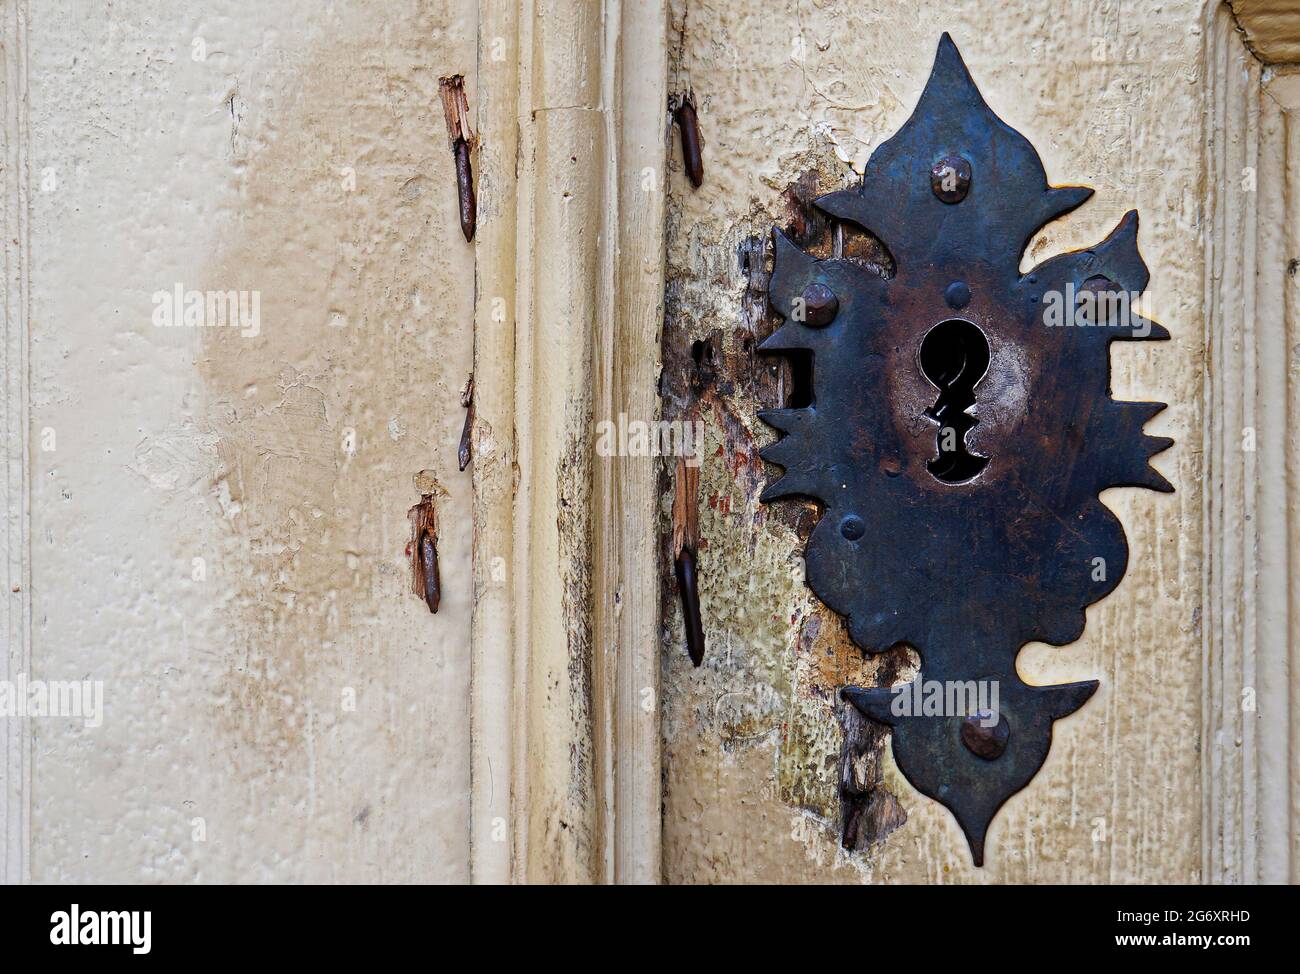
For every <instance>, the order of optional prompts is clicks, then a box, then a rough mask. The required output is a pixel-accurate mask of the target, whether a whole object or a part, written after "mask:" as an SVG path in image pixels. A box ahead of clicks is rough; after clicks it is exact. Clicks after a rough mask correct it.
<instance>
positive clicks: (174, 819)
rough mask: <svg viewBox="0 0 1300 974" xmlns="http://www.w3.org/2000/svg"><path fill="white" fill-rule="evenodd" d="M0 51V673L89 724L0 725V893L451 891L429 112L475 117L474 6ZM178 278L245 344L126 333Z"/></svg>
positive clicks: (459, 860) (460, 363)
mask: <svg viewBox="0 0 1300 974" xmlns="http://www.w3.org/2000/svg"><path fill="white" fill-rule="evenodd" d="M0 21H2V29H3V58H4V71H3V78H4V82H3V84H4V104H5V113H6V122H5V135H4V175H3V179H4V210H3V218H4V238H5V241H6V242H5V249H6V269H5V274H6V277H5V306H4V314H5V323H4V327H5V344H4V349H5V353H4V354H5V363H4V364H5V382H6V397H5V411H6V436H7V443H6V447H7V450H6V458H7V471H6V478H5V481H4V483H5V487H4V489H5V491H6V494H7V496H6V509H7V513H8V518H7V530H6V535H5V545H6V550H5V563H6V566H7V569H6V571H7V578H6V583H7V584H6V596H5V601H6V609H5V612H6V618H5V640H6V646H5V651H4V653H3V654H2V655H0V658H2V659H4V660H5V663H4V664H0V665H3V666H4V669H5V672H4V673H3V674H0V676H4V677H6V678H10V679H13V678H16V677H17V675H18V674H21V673H24V672H25V673H27V674H28V675H29V676H31V677H33V678H37V679H46V680H54V679H73V678H76V679H83V678H84V679H89V680H102V681H103V691H104V706H105V710H104V720H103V724H102V726H100V727H98V728H89V727H86V726H84V725H83V723H82V722H80V721H77V720H75V719H72V718H29V719H26V720H14V719H5V720H3V721H2V722H0V728H2V729H0V733H3V734H4V735H5V737H4V740H3V746H4V752H5V760H4V768H3V772H2V773H3V777H4V783H3V795H4V799H3V807H2V809H0V811H2V812H3V816H4V819H5V826H4V828H5V842H4V848H3V852H2V853H0V854H2V855H3V856H4V866H3V869H4V877H5V878H6V879H7V880H10V881H21V880H26V879H31V880H33V881H36V882H195V881H198V882H219V881H242V882H272V881H278V882H291V881H295V882H301V881H322V882H330V881H336V882H381V881H384V882H411V881H419V880H443V881H452V882H454V881H464V880H466V879H467V878H468V876H469V856H468V839H469V787H470V742H469V709H470V708H469V669H470V667H469V663H470V659H469V652H470V647H469V635H470V606H471V596H472V587H471V581H470V536H471V529H470V524H471V482H470V474H469V473H468V472H466V473H464V474H460V473H458V472H457V470H456V443H457V439H458V437H459V434H460V428H461V424H462V421H463V417H464V412H463V410H462V409H461V407H460V403H459V398H458V393H459V389H460V387H461V385H462V384H463V382H464V380H465V376H466V374H467V373H468V372H469V370H470V368H471V345H472V329H471V326H470V322H471V321H472V320H473V309H474V293H473V275H474V263H473V261H474V249H473V248H472V247H471V246H470V245H468V244H466V243H465V241H464V239H463V238H462V237H461V236H460V231H459V229H458V226H457V217H456V206H455V190H454V187H455V175H454V171H453V164H452V155H451V152H450V151H449V148H448V146H447V142H446V137H445V125H444V124H443V119H442V113H441V107H440V105H439V102H438V95H437V91H438V87H437V85H438V77H439V75H441V74H446V73H452V72H456V71H462V72H464V73H466V74H467V75H469V76H470V82H471V90H472V89H473V80H474V79H473V75H474V67H475V65H474V61H475V46H476V33H477V4H476V3H475V2H472V0H445V2H444V0H438V2H434V3H429V4H418V5H416V4H401V5H392V4H378V3H373V2H360V0H358V2H351V3H339V4H330V5H322V4H319V3H312V2H298V0H292V2H276V3H259V4H247V3H240V2H234V0H214V2H204V3H172V4H165V5H160V4H157V3H153V2H151V0H127V2H122V3H114V4H112V5H104V4H86V3H84V2H81V0H41V2H38V3H32V2H27V0H10V2H6V3H4V4H3V5H2V6H0ZM176 282H182V283H183V284H184V286H185V287H186V288H187V289H190V288H192V289H199V290H207V289H223V290H224V289H227V288H229V289H248V290H257V291H258V292H259V293H260V296H261V300H260V312H261V322H260V331H259V333H258V334H257V335H256V336H252V335H249V336H241V334H240V333H239V332H238V331H236V330H234V329H230V328H217V327H213V328H198V327H184V326H182V327H173V328H162V327H157V326H155V325H154V324H153V323H152V320H151V318H152V314H153V312H154V309H155V305H154V303H153V301H152V300H151V296H152V295H153V293H154V292H155V291H160V290H161V291H164V292H166V291H169V290H170V289H171V288H172V287H173V285H174V284H175V283H176ZM47 431H48V432H49V433H51V434H53V435H54V436H55V438H56V439H55V440H49V439H48V438H47V436H46V434H47ZM421 470H429V471H431V472H432V474H433V475H434V476H436V478H437V479H438V480H439V481H440V482H441V484H442V486H443V487H444V488H445V489H446V491H447V496H446V497H445V498H443V499H442V500H441V501H440V509H439V514H440V524H441V533H440V545H439V547H440V552H441V556H442V577H443V582H444V589H445V592H444V596H443V601H442V608H441V611H440V612H439V613H438V615H437V616H436V617H435V616H432V615H431V614H430V613H429V610H428V609H427V608H426V607H425V606H424V604H423V603H422V601H421V600H419V599H417V598H415V597H414V596H412V595H411V594H410V591H409V589H410V580H409V568H408V565H407V560H406V556H405V554H404V552H403V548H404V545H405V544H406V540H407V532H408V530H409V529H408V524H407V519H406V511H407V508H409V507H410V506H411V505H412V504H413V503H414V502H415V501H417V500H418V498H419V494H418V493H417V491H416V483H415V482H416V475H417V474H418V473H419V472H420V471H421ZM196 559H201V561H199V562H196Z"/></svg>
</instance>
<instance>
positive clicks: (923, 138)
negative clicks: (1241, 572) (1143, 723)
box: [761, 34, 1173, 865]
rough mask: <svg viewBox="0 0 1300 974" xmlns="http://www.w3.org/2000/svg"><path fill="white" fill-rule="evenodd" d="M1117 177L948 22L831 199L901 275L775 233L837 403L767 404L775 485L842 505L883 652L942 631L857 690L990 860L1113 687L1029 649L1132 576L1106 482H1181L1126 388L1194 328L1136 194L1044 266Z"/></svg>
mask: <svg viewBox="0 0 1300 974" xmlns="http://www.w3.org/2000/svg"><path fill="white" fill-rule="evenodd" d="M1091 195H1092V190H1090V189H1087V188H1085V187H1081V186H1067V187H1057V188H1053V187H1049V186H1048V185H1047V178H1046V174H1045V172H1044V170H1043V166H1042V163H1041V162H1040V160H1039V158H1038V153H1037V152H1036V151H1035V150H1034V148H1033V146H1032V145H1030V143H1029V142H1028V140H1027V139H1025V138H1024V136H1022V135H1020V133H1018V132H1016V131H1015V130H1014V129H1012V128H1010V127H1009V126H1008V125H1006V124H1005V123H1004V122H1003V121H1002V120H1001V119H999V118H998V117H997V116H996V115H994V114H993V112H992V111H991V110H990V109H989V107H988V105H986V104H985V103H984V99H983V98H982V97H981V96H980V93H979V91H978V89H977V88H976V87H975V84H974V82H973V81H972V80H971V77H970V75H969V73H968V72H967V70H966V66H965V64H964V63H963V62H962V59H961V55H960V54H959V53H958V51H957V48H956V46H955V45H954V44H953V42H952V39H951V38H950V37H949V36H948V35H947V34H945V35H944V36H943V39H942V40H941V41H940V43H939V50H938V54H937V55H936V57H935V62H934V67H933V70H932V71H931V74H930V79H929V81H928V83H927V84H926V87H925V91H924V92H923V93H922V95H921V99H920V102H919V103H918V104H917V106H916V110H915V111H914V112H913V114H912V116H911V118H910V119H908V121H907V123H906V124H905V125H904V126H903V127H902V129H900V130H899V132H898V133H897V134H896V135H895V136H894V137H893V138H891V139H890V140H889V141H887V142H885V143H884V144H882V145H881V146H880V147H879V148H878V149H877V150H876V151H875V153H874V154H873V155H872V157H871V160H870V162H869V163H868V164H867V168H866V171H865V175H864V177H863V181H862V185H861V187H860V188H859V189H855V190H846V191H842V192H836V193H831V194H829V195H827V196H823V197H821V198H820V199H819V200H818V201H817V206H818V207H819V208H821V209H822V210H824V211H825V212H826V213H828V214H830V215H831V216H832V217H834V218H836V219H838V220H842V221H849V222H851V223H854V224H857V225H859V226H861V227H862V228H864V229H865V230H867V231H868V232H870V233H871V234H873V235H874V236H875V237H877V238H878V239H879V240H880V241H881V242H882V244H883V245H884V246H885V247H886V248H888V250H889V252H890V254H891V255H892V257H893V260H894V267H895V268H896V271H895V273H894V274H893V276H891V277H882V276H880V275H879V274H876V273H873V272H872V271H871V270H869V269H867V268H865V267H864V266H862V265H861V264H858V263H855V262H853V261H851V260H847V259H824V260H821V259H816V258H814V257H812V256H810V255H808V254H806V253H804V252H803V251H802V250H800V249H799V248H798V247H796V246H795V245H794V244H793V243H791V242H790V240H789V239H788V238H787V237H786V236H785V235H784V234H782V233H781V232H780V231H779V230H775V231H774V246H775V267H774V270H773V274H772V281H771V303H772V307H773V309H774V310H775V311H776V312H777V313H778V314H780V315H781V316H783V317H784V318H786V319H787V321H786V322H785V323H784V324H783V325H782V326H781V327H780V328H778V329H777V331H776V332H774V333H773V334H772V336H771V337H770V338H768V339H767V341H766V342H764V343H763V345H762V346H761V348H762V349H763V350H765V351H771V352H777V353H782V352H784V353H790V352H796V351H797V352H801V353H806V352H811V353H812V356H813V362H814V373H813V403H812V405H811V406H809V407H808V408H804V409H776V410H771V411H768V412H765V413H763V414H762V418H763V419H764V421H765V422H767V423H768V424H770V425H772V426H774V427H775V428H776V429H778V430H780V431H782V432H783V433H785V434H786V435H785V436H784V438H782V439H781V440H779V441H778V442H777V443H775V444H774V445H772V446H770V447H768V448H767V449H766V450H764V452H763V456H764V458H765V459H767V460H770V461H772V462H773V463H776V464H779V465H781V466H783V467H785V468H786V469H785V474H784V476H782V477H781V478H780V479H779V480H777V481H776V482H775V483H772V484H770V485H769V486H768V488H767V489H766V491H765V492H764V493H763V497H762V499H763V500H764V501H773V500H776V499H778V498H782V497H790V496H803V497H811V498H814V499H816V500H817V501H820V503H821V504H822V505H824V513H823V515H822V517H821V519H820V521H819V522H818V524H817V526H816V528H815V529H814V530H813V533H812V535H811V537H810V538H809V541H808V544H807V548H806V550H805V561H806V578H807V582H808V585H809V586H810V587H811V588H812V590H813V592H814V593H816V595H817V596H818V598H820V599H821V600H822V601H823V602H825V603H826V604H827V605H829V606H830V607H831V608H832V609H834V610H835V611H836V612H838V613H840V614H841V615H843V616H844V617H845V618H846V620H847V624H848V630H849V635H850V636H851V638H852V639H853V641H854V642H855V643H856V644H857V645H858V646H859V647H861V648H862V649H863V650H864V651H865V652H867V653H879V652H883V651H885V650H888V649H889V648H891V647H893V646H896V645H898V644H900V643H905V644H908V645H910V646H912V647H914V648H915V649H916V650H917V652H918V653H919V655H920V659H921V671H920V676H919V677H918V680H920V681H924V682H923V683H919V684H917V685H914V686H910V687H907V688H902V692H899V689H900V688H889V687H876V688H868V689H863V688H859V687H846V688H844V690H843V691H842V695H843V696H844V698H845V699H846V700H848V701H850V702H851V703H852V704H853V705H854V706H855V707H857V708H858V709H859V710H861V711H862V712H863V713H864V714H866V715H867V716H869V717H871V718H872V719H874V720H877V721H881V722H883V723H886V724H889V725H891V726H892V727H893V733H892V738H893V750H894V758H895V761H896V762H897V764H898V766H899V768H900V769H901V770H902V772H903V774H904V775H906V776H907V779H908V780H909V781H910V782H911V783H912V784H913V785H914V786H915V787H916V788H917V789H918V790H919V791H921V792H922V793H923V794H925V795H928V796H929V797H931V798H933V799H935V800H936V801H939V802H941V803H942V804H944V805H945V806H947V807H948V808H949V809H950V810H951V811H952V813H953V815H954V816H955V817H956V819H957V821H958V823H959V824H960V825H961V828H962V830H963V831H964V832H965V834H966V838H967V840H968V841H969V843H970V848H971V852H972V854H973V855H974V859H975V863H976V864H977V865H982V864H983V858H984V839H985V834H986V832H987V830H988V826H989V823H990V821H991V820H992V818H993V816H994V815H995V814H996V813H997V811H998V809H999V808H1000V807H1001V806H1002V804H1003V803H1004V802H1005V801H1006V800H1007V798H1008V797H1010V796H1011V795H1012V794H1014V793H1015V792H1017V791H1018V790H1020V789H1021V788H1023V787H1024V786H1025V785H1026V784H1027V783H1028V782H1029V781H1030V779H1031V778H1033V776H1034V775H1035V774H1036V773H1037V771H1038V769H1039V768H1040V767H1041V766H1042V764H1043V761H1044V760H1045V759H1046V757H1047V752H1048V749H1049V747H1050V746H1051V739H1052V724H1053V722H1054V721H1056V720H1057V719H1059V718H1061V717H1064V716H1066V715H1067V714H1070V713H1073V712H1074V711H1075V710H1077V709H1078V708H1079V707H1081V706H1082V705H1083V704H1084V703H1085V702H1086V701H1087V700H1088V698H1089V697H1090V696H1091V695H1092V694H1093V692H1094V691H1095V690H1096V688H1097V682H1096V681H1087V682H1084V683H1071V684H1064V685H1060V686H1030V685H1027V684H1025V683H1023V682H1022V681H1021V680H1020V679H1019V677H1018V676H1017V674H1016V666H1015V660H1016V655H1017V654H1018V652H1019V651H1020V648H1021V647H1022V646H1023V645H1024V644H1025V643H1027V642H1029V641H1031V640H1041V641H1043V642H1047V643H1051V644H1054V645H1063V644H1065V643H1069V642H1073V641H1074V640H1076V639H1078V638H1079V636H1080V635H1081V634H1082V633H1083V628H1084V608H1085V607H1086V606H1088V605H1091V604H1092V603H1094V602H1096V601H1097V600H1098V599H1100V598H1102V597H1103V596H1105V595H1106V594H1107V593H1109V592H1110V591H1111V590H1112V589H1113V588H1114V587H1115V586H1116V585H1117V584H1118V582H1119V580H1120V578H1121V577H1122V576H1123V574H1124V570H1125V567H1126V564H1127V560H1128V543H1127V540H1126V538H1125V536H1124V530H1123V527H1122V526H1121V525H1120V523H1119V520H1118V519H1117V518H1116V517H1115V515H1114V514H1112V513H1111V512H1110V511H1109V510H1108V509H1107V508H1106V507H1105V506H1103V505H1102V504H1101V502H1100V501H1099V500H1098V494H1099V492H1100V491H1102V490H1104V489H1106V488H1107V487H1116V486H1133V487H1148V488H1151V489H1153V490H1160V491H1170V490H1172V489H1173V488H1172V487H1171V486H1170V485H1169V483H1168V482H1167V481H1166V480H1165V479H1164V478H1163V477H1161V476H1160V474H1158V473H1157V472H1156V471H1155V470H1153V469H1152V468H1151V467H1150V465H1149V464H1148V460H1149V458H1150V457H1151V456H1152V455H1153V454H1155V453H1158V452H1159V451H1161V450H1163V449H1165V448H1166V447H1168V446H1169V445H1170V443H1171V442H1172V441H1170V440H1168V439H1165V438H1162V437H1151V436H1147V435H1145V434H1144V433H1143V432H1142V428H1143V425H1144V424H1145V423H1146V421H1147V420H1148V419H1150V418H1151V417H1152V416H1154V415H1155V414H1156V413H1158V412H1159V411H1160V410H1161V409H1163V408H1164V404H1163V403H1154V402H1117V401H1115V400H1113V399H1111V398H1110V364H1109V352H1108V349H1109V345H1110V343H1111V342H1112V341H1114V340H1116V339H1121V340H1138V339H1147V340H1152V339H1156V340H1158V339H1167V338H1168V337H1169V334H1168V332H1167V331H1165V329H1164V328H1162V327H1161V326H1160V325H1157V324H1155V323H1154V322H1151V321H1148V320H1147V319H1145V318H1142V317H1140V316H1138V315H1137V314H1136V313H1135V312H1134V311H1133V309H1132V303H1131V302H1132V299H1133V298H1135V296H1136V295H1137V294H1139V293H1140V292H1141V291H1142V290H1143V289H1144V288H1145V287H1146V283H1147V279H1148V276H1149V275H1148V273H1147V269H1146V266H1145V265H1144V264H1143V262H1142V258H1141V257H1140V256H1139V254H1138V250H1137V225H1138V222H1137V214H1136V212H1130V213H1128V214H1127V215H1126V216H1125V217H1124V218H1123V219H1122V220H1121V221H1120V223H1119V226H1118V227H1116V229H1115V230H1114V231H1113V232H1112V233H1111V235H1110V236H1109V237H1108V238H1107V239H1106V240H1104V241H1103V242H1102V243H1100V244H1098V245H1097V246H1095V247H1091V248H1089V249H1087V250H1080V251H1075V252H1072V253H1067V254H1064V255H1061V256H1058V257H1054V258H1052V259H1050V260H1047V261H1045V262H1044V263H1042V264H1040V265H1039V266H1037V267H1034V268H1033V269H1032V270H1030V271H1028V272H1027V273H1023V274H1022V273H1021V271H1020V262H1021V257H1022V255H1023V254H1024V252H1025V248H1026V245H1027V244H1028V242H1029V240H1030V238H1031V237H1032V236H1033V235H1034V233H1035V232H1036V231H1037V230H1039V229H1040V228H1041V227H1042V226H1044V225H1045V224H1046V223H1048V222H1049V221H1051V220H1053V219H1056V218H1057V217H1060V216H1061V215H1063V214H1065V213H1068V212H1069V211H1070V210H1073V209H1074V208H1075V207H1077V206H1079V205H1080V204H1081V203H1083V202H1084V201H1085V200H1086V199H1088V197H1089V196H1091ZM969 681H974V686H976V688H977V691H978V688H979V687H980V686H981V685H982V686H985V687H988V688H990V690H989V693H988V696H989V697H991V696H992V694H993V693H996V698H995V699H996V706H995V707H993V708H985V709H987V710H988V711H989V712H987V713H971V712H970V708H967V712H965V713H954V712H952V708H951V707H948V708H941V709H942V712H940V713H934V712H933V710H934V708H929V707H926V706H925V705H924V702H925V701H928V700H932V699H933V688H934V686H935V685H939V686H940V687H941V688H942V691H943V693H944V697H943V699H944V700H945V701H948V702H951V701H952V700H953V699H954V697H955V696H956V695H959V694H961V693H968V692H969V686H970V684H969ZM992 688H996V689H992ZM904 697H906V698H907V700H904V699H903V698H904ZM914 703H917V704H922V705H921V706H920V707H919V708H918V707H916V706H912V704H914ZM909 708H910V709H911V711H912V712H910V713H909V712H908V710H909ZM918 710H919V712H918Z"/></svg>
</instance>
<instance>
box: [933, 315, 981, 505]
mask: <svg viewBox="0 0 1300 974" xmlns="http://www.w3.org/2000/svg"><path fill="white" fill-rule="evenodd" d="M988 367H989V343H988V339H986V338H985V337H984V333H983V332H982V331H980V330H979V329H978V328H976V327H975V326H974V325H972V324H971V323H970V322H969V321H962V320H960V319H957V318H954V319H952V320H950V321H944V322H941V323H940V324H937V325H935V326H934V327H933V328H931V329H930V332H929V334H927V335H926V336H925V340H924V341H922V342H921V371H922V373H924V374H925V377H926V378H927V379H929V380H930V384H931V385H933V386H934V387H935V388H936V389H938V390H939V398H938V399H937V400H935V403H934V405H933V406H931V407H930V408H929V409H927V410H926V411H925V415H926V416H927V417H928V418H929V419H932V420H934V421H935V422H936V423H938V424H939V432H938V435H937V437H936V439H937V443H938V450H939V453H938V456H936V457H935V458H934V459H932V460H930V461H928V462H927V463H926V466H927V467H928V468H929V470H930V473H932V474H934V476H935V477H936V478H937V479H939V480H942V481H943V482H944V483H945V484H956V483H960V482H962V481H963V480H970V479H971V478H972V477H974V476H975V475H976V474H977V473H979V472H980V471H981V470H983V469H984V465H985V464H986V463H988V462H989V458H988V457H985V456H980V455H979V454H978V453H971V452H970V450H969V449H967V447H966V434H967V433H969V432H970V431H971V429H972V427H974V425H975V424H976V422H978V420H976V419H975V417H974V416H971V415H970V414H969V413H968V412H967V411H966V410H968V409H970V407H971V406H973V405H975V386H976V384H977V383H978V382H979V381H980V379H982V378H984V373H985V372H987V371H988Z"/></svg>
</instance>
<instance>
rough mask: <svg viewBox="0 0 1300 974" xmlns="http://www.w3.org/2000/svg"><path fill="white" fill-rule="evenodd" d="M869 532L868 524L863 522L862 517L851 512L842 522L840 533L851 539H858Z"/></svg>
mask: <svg viewBox="0 0 1300 974" xmlns="http://www.w3.org/2000/svg"><path fill="white" fill-rule="evenodd" d="M866 533H867V526H866V525H865V524H863V523H862V518H860V517H858V516H857V515H856V514H850V515H849V516H848V517H846V518H845V519H844V520H843V521H841V522H840V534H842V535H844V537H845V538H847V539H848V540H849V541H857V540H858V538H860V537H862V536H863V535H864V534H866Z"/></svg>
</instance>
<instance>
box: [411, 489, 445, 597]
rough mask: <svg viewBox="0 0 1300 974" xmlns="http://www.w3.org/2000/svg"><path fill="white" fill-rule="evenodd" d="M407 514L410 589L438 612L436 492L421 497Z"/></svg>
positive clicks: (439, 585)
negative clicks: (408, 525) (409, 528)
mask: <svg viewBox="0 0 1300 974" xmlns="http://www.w3.org/2000/svg"><path fill="white" fill-rule="evenodd" d="M406 516H407V517H408V518H410V521H411V540H410V541H409V542H408V543H407V545H406V554H407V556H408V557H410V559H411V591H412V592H413V593H414V594H415V595H417V596H419V597H420V598H422V599H424V601H425V603H426V604H427V605H428V606H429V611H430V612H432V613H435V614H436V613H437V611H438V604H439V603H440V602H441V601H442V579H441V578H440V577H439V575H438V515H437V512H436V510H435V509H434V506H433V495H432V494H425V495H424V496H423V497H421V498H420V503H418V504H416V505H415V506H414V507H412V508H411V509H410V510H409V511H407V513H406Z"/></svg>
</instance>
